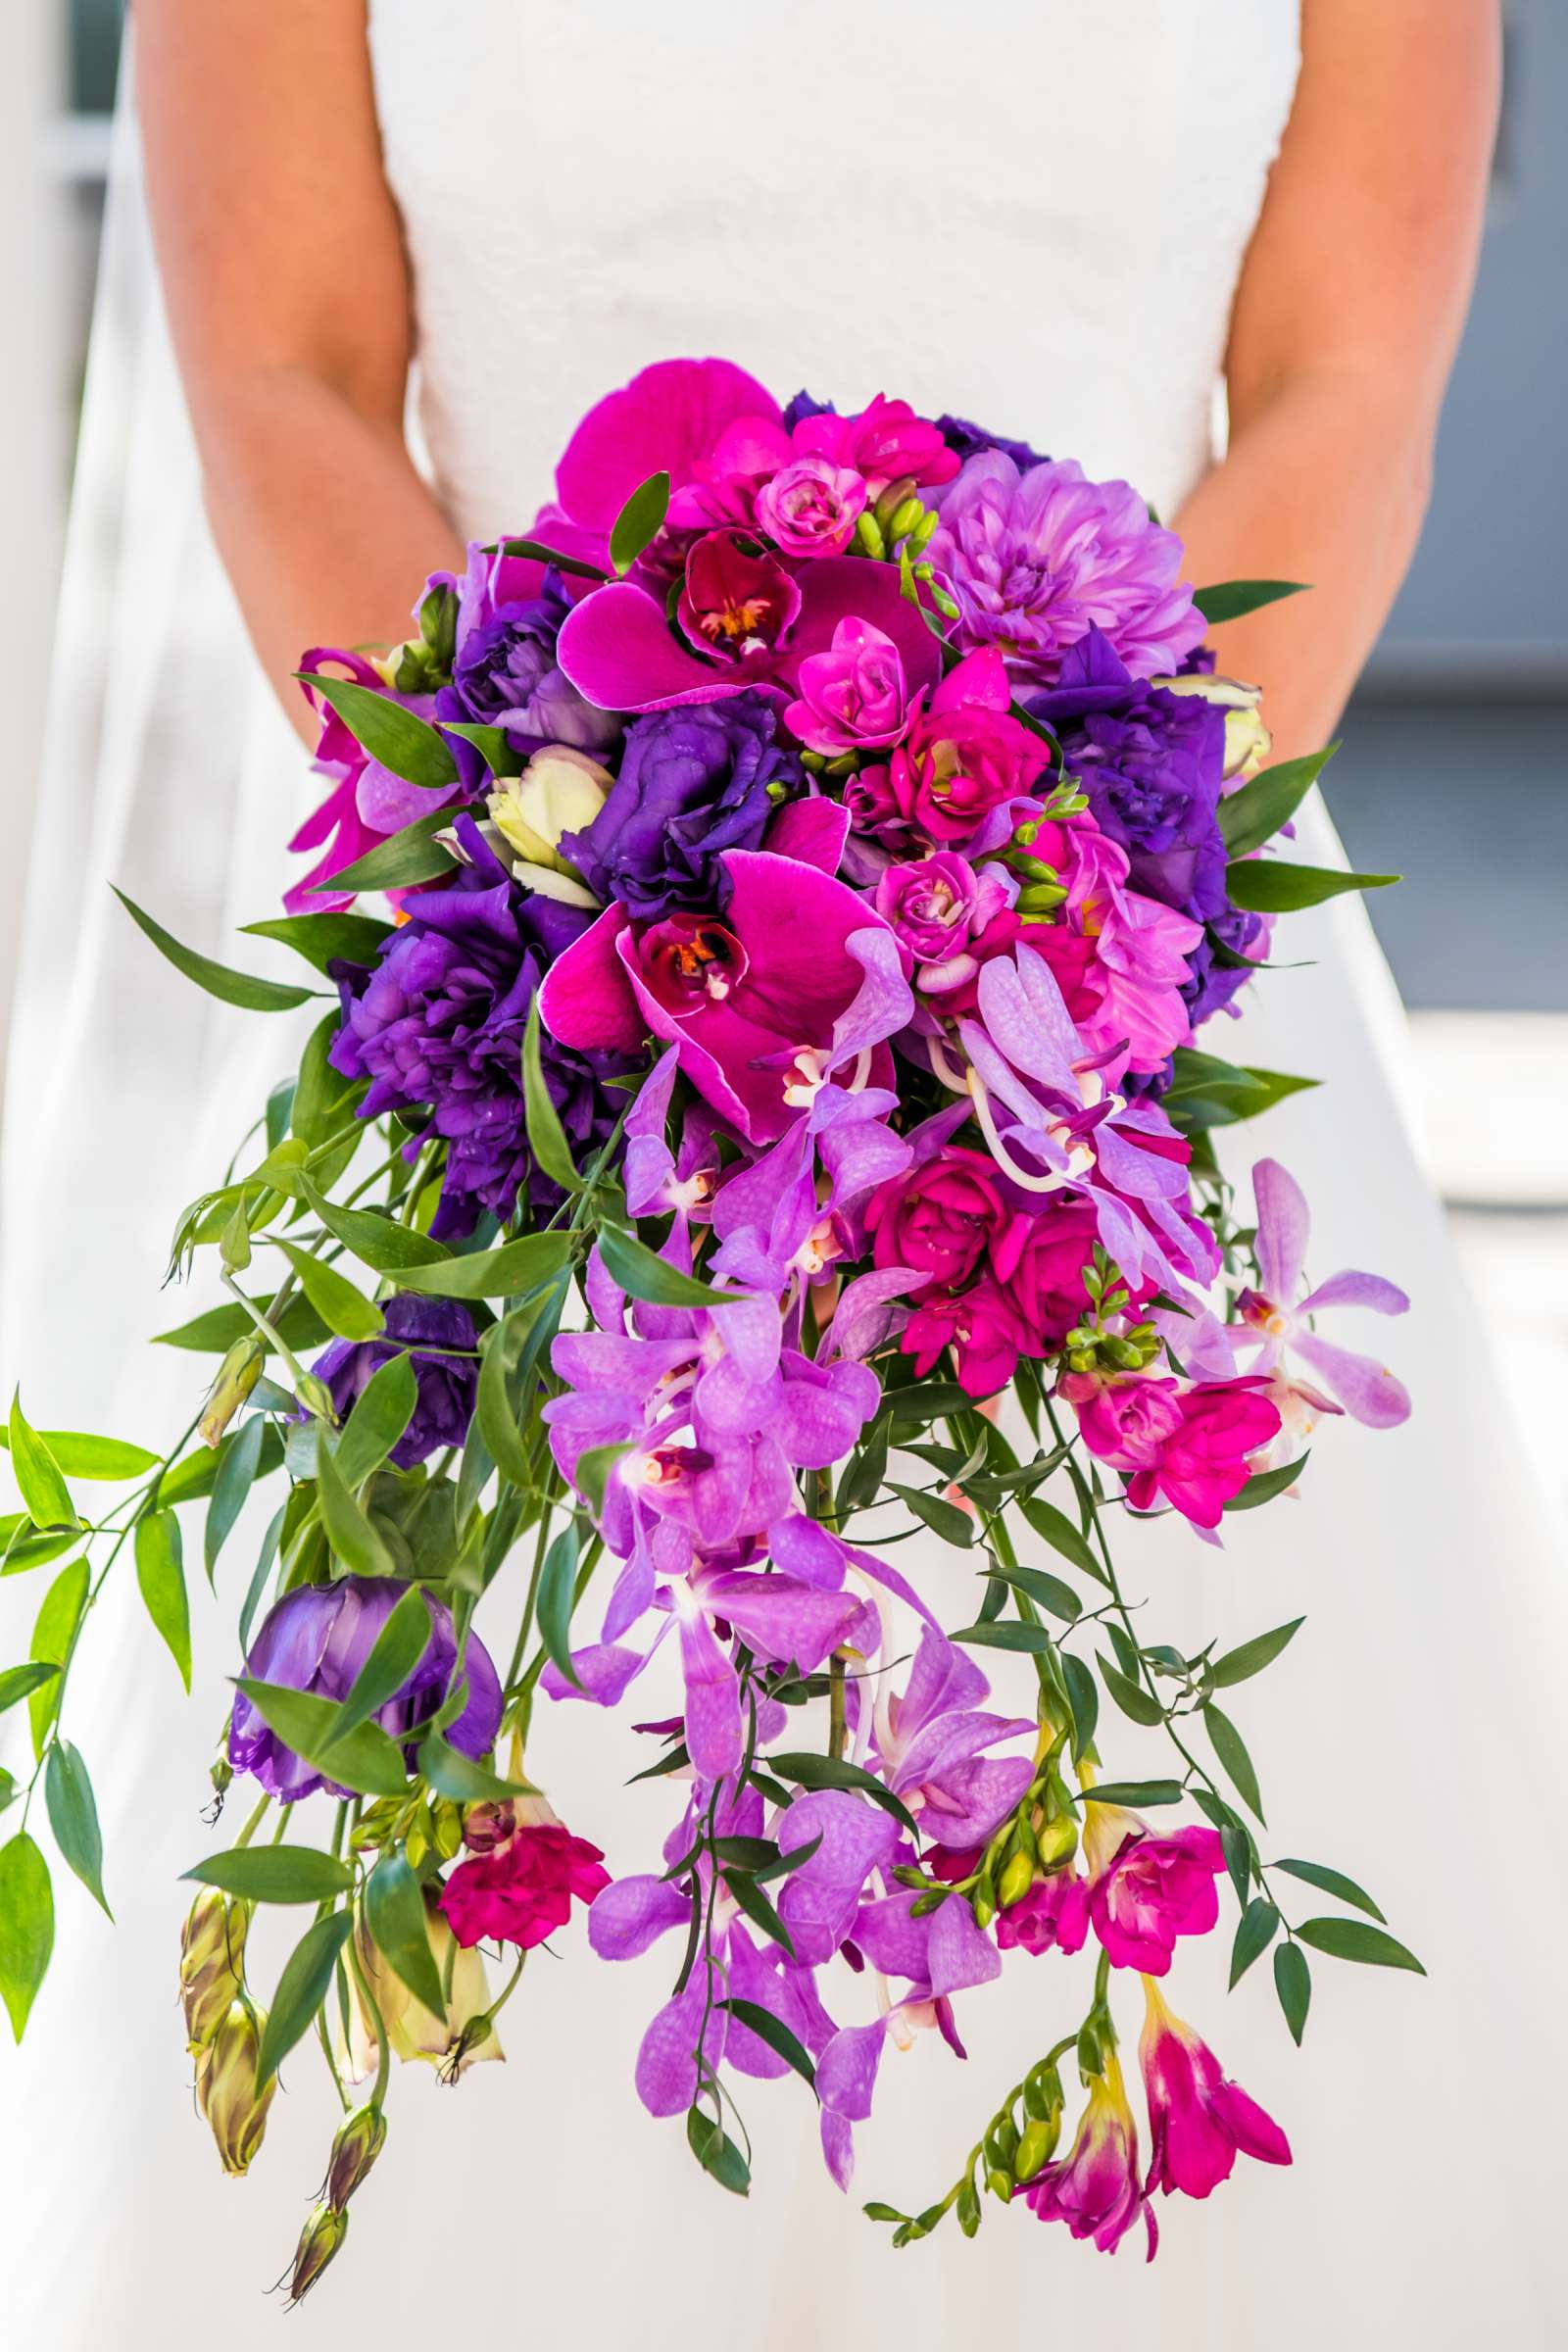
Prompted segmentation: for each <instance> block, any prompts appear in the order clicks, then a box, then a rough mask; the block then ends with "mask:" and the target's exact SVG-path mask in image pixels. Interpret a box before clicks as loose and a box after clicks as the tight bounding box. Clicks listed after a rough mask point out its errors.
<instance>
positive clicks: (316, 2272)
mask: <svg viewBox="0 0 1568 2352" xmlns="http://www.w3.org/2000/svg"><path fill="white" fill-rule="evenodd" d="M348 2227H349V2217H348V2215H347V2214H346V2213H342V2212H339V2211H337V2210H335V2209H334V2208H333V2207H332V2206H330V2205H318V2206H317V2207H316V2209H315V2211H314V2212H313V2213H312V2214H311V2216H310V2218H309V2219H308V2221H307V2222H306V2224H305V2227H304V2229H302V2230H301V2231H300V2242H299V2244H298V2246H297V2247H296V2248H295V2252H294V2268H293V2270H292V2271H291V2272H290V2274H289V2281H288V2291H289V2300H290V2301H291V2302H293V2303H300V2302H303V2301H304V2299H305V2297H306V2296H307V2295H308V2294H309V2293H310V2291H311V2289H312V2287H313V2286H314V2285H315V2284H316V2281H317V2280H318V2278H319V2277H320V2276H321V2273H322V2272H323V2271H324V2270H325V2268H326V2266H327V2264H328V2263H329V2262H330V2261H331V2259H332V2257H333V2255H334V2254H335V2253H336V2252H337V2250H338V2248H339V2246H340V2245H341V2244H342V2243H343V2240H344V2238H345V2237H346V2236H347V2235H348Z"/></svg>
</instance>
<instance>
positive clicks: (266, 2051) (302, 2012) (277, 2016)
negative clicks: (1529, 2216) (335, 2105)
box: [256, 1911, 354, 2089]
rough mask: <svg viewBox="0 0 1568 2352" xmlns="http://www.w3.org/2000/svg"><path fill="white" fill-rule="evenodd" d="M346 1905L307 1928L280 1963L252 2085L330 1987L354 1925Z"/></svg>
mask: <svg viewBox="0 0 1568 2352" xmlns="http://www.w3.org/2000/svg"><path fill="white" fill-rule="evenodd" d="M353 1925H354V1921H353V1917H352V1915H351V1914H350V1913H349V1912H347V1911H334V1912H330V1913H329V1914H328V1915H327V1917H326V1918H325V1919H319V1920H317V1922H316V1923H315V1925H314V1926H313V1927H309V1928H307V1929H306V1931H305V1933H304V1935H303V1936H301V1937H300V1939H299V1942H298V1943H297V1944H296V1945H295V1946H294V1949H293V1951H292V1952H290V1954H289V1956H288V1959H287V1960H286V1961H285V1962H284V1964H283V1973H282V1975H281V1976H280V1977H279V1978H278V1980H277V1990H276V1991H275V1992H274V1993H273V1995H272V2005H271V2007H270V2009H269V2011H268V2012H267V2024H266V2026H265V2027H264V2028H263V2031H262V2046H261V2049H260V2050H259V2051H258V2053H257V2059H256V2078H257V2088H258V2089H261V2087H262V2086H263V2084H265V2083H267V2082H270V2080H271V2078H272V2077H273V2075H275V2074H276V2072H277V2070H278V2068H279V2067H280V2066H281V2065H282V2063H283V2060H284V2059H285V2058H286V2057H287V2056H288V2054H289V2052H290V2050H291V2049H292V2048H293V2047H294V2044H295V2043H296V2042H297V2041H298V2040H299V2038H300V2036H301V2035H302V2034H305V2033H306V2032H308V2030H309V2028H310V2023H311V2020H312V2018H313V2017H315V2015H316V2013H317V2011H318V2010H319V2008H320V2006H321V2003H322V2002H323V2001H324V2000H325V1998H326V1996H327V1993H328V1991H329V1990H330V1988H331V1984H332V1975H333V1971H334V1970H335V1969H336V1967H337V1963H338V1955H339V1953H340V1952H341V1951H342V1949H343V1946H344V1945H345V1944H346V1943H347V1941H348V1939H349V1934H350V1931H351V1929H352V1928H353Z"/></svg>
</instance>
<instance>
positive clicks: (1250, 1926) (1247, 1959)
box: [1230, 1894, 1280, 1992]
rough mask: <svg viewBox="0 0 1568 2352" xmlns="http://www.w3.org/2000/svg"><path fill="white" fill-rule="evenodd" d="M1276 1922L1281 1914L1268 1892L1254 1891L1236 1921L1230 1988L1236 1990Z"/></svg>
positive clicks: (1268, 1941)
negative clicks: (1266, 1893) (1256, 1893)
mask: <svg viewBox="0 0 1568 2352" xmlns="http://www.w3.org/2000/svg"><path fill="white" fill-rule="evenodd" d="M1279 1924H1280V1915H1279V1913H1278V1912H1277V1911H1276V1910H1275V1908H1274V1906H1273V1904H1272V1903H1271V1902H1270V1901H1269V1899H1268V1897H1267V1895H1263V1894H1259V1895H1255V1896H1254V1897H1253V1899H1252V1901H1251V1902H1250V1903H1249V1904H1248V1906H1247V1909H1246V1910H1245V1911H1244V1912H1243V1913H1242V1916H1241V1919H1240V1921H1239V1923H1238V1925H1237V1929H1236V1941H1235V1942H1234V1943H1233V1944H1232V1946H1231V1982H1230V1989H1231V1991H1232V1992H1234V1991H1235V1990H1236V1987H1237V1985H1239V1984H1240V1983H1241V1981H1242V1979H1243V1978H1244V1977H1245V1976H1246V1974H1247V1972H1248V1970H1249V1969H1250V1967H1251V1965H1252V1962H1253V1961H1254V1960H1256V1959H1257V1958H1258V1957H1259V1955H1260V1954H1261V1953H1263V1952H1266V1951H1267V1950H1268V1947H1269V1945H1270V1944H1271V1943H1272V1942H1273V1940H1274V1933H1275V1930H1276V1929H1277V1928H1278V1926H1279Z"/></svg>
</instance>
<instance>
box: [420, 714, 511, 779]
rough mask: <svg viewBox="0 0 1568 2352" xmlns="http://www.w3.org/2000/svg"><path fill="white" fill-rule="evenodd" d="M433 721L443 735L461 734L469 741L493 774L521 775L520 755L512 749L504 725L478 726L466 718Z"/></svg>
mask: <svg viewBox="0 0 1568 2352" xmlns="http://www.w3.org/2000/svg"><path fill="white" fill-rule="evenodd" d="M435 723H436V725H437V726H438V727H439V728H440V730H441V732H442V734H443V735H461V736H462V738H463V740H464V742H465V743H471V744H472V746H473V748H474V750H475V751H476V752H477V753H478V755H479V757H480V759H481V760H483V761H484V763H485V765H486V767H487V768H488V769H489V770H490V773H491V774H492V775H493V776H520V775H521V773H522V768H523V760H522V755H521V753H520V752H515V751H514V750H513V748H512V745H511V743H510V742H509V741H508V739H507V731H506V729H505V728H504V727H486V726H480V725H476V724H475V723H474V721H473V720H471V719H466V718H438V719H437V720H436V722H435Z"/></svg>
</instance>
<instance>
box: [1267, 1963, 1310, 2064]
mask: <svg viewBox="0 0 1568 2352" xmlns="http://www.w3.org/2000/svg"><path fill="white" fill-rule="evenodd" d="M1274 1989H1275V1991H1276V1992H1277V1993H1278V1994H1279V1997H1280V2007H1281V2008H1282V2009H1283V2010H1284V2012H1285V2023H1286V2024H1287V2025H1288V2026H1289V2027H1290V2029H1291V2039H1292V2040H1293V2041H1294V2042H1295V2044H1296V2046H1297V2048H1298V2049H1299V2048H1300V2046H1301V2035H1302V2034H1304V2033H1305V2032H1306V2013H1307V2010H1308V2009H1309V2008H1310V2007H1311V2005H1312V1971H1311V1970H1310V1969H1309V1968H1308V1966H1307V1964H1306V1954H1305V1953H1304V1952H1303V1951H1302V1949H1301V1947H1300V1945H1299V1943H1282V1944H1279V1945H1277V1946H1276V1948H1275V1952H1274Z"/></svg>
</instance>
